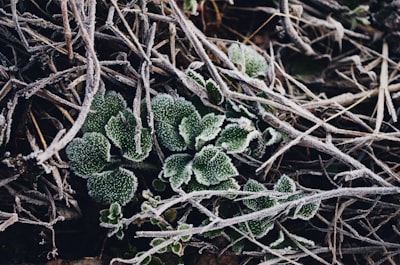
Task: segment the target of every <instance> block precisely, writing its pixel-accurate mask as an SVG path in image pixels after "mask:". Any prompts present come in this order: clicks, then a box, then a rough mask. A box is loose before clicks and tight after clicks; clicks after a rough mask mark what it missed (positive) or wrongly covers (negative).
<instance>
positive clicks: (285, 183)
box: [274, 175, 296, 193]
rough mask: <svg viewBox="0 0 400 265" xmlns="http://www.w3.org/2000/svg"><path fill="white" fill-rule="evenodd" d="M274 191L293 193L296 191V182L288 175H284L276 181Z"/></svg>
mask: <svg viewBox="0 0 400 265" xmlns="http://www.w3.org/2000/svg"><path fill="white" fill-rule="evenodd" d="M274 191H277V192H286V193H293V192H295V191H296V183H295V182H294V181H293V180H292V179H291V178H289V177H288V176H287V175H282V176H281V177H280V178H279V180H278V182H276V183H275V185H274Z"/></svg>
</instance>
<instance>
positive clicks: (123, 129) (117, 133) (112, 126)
mask: <svg viewBox="0 0 400 265" xmlns="http://www.w3.org/2000/svg"><path fill="white" fill-rule="evenodd" d="M136 124H137V123H136V119H135V116H133V113H132V112H131V111H130V110H128V109H126V110H124V111H120V112H119V113H118V114H117V115H116V116H113V117H111V118H110V120H109V121H108V123H107V125H106V126H105V129H106V133H107V136H108V137H109V138H110V139H111V141H112V142H113V143H114V144H115V145H116V146H117V147H119V148H120V149H121V150H122V153H123V156H124V157H125V158H127V159H129V160H132V161H136V162H140V161H143V160H144V159H145V158H146V157H147V156H148V155H149V153H150V151H151V148H152V141H151V135H150V130H149V129H146V128H142V129H141V135H140V149H139V150H140V152H138V151H137V146H136V145H137V144H138V143H136V141H135V138H136V134H137V133H136Z"/></svg>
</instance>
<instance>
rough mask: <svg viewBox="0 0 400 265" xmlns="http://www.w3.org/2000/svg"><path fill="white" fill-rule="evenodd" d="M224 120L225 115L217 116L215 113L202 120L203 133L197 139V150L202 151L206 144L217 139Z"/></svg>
mask: <svg viewBox="0 0 400 265" xmlns="http://www.w3.org/2000/svg"><path fill="white" fill-rule="evenodd" d="M224 120H225V116H224V115H215V114H214V113H209V114H207V115H205V116H204V117H203V118H202V120H201V132H200V133H199V134H198V135H197V136H196V138H195V148H196V150H200V148H201V147H202V146H203V145H204V144H205V143H206V142H208V141H211V140H213V139H214V138H215V137H217V135H218V133H219V132H220V131H221V126H222V124H223V123H224Z"/></svg>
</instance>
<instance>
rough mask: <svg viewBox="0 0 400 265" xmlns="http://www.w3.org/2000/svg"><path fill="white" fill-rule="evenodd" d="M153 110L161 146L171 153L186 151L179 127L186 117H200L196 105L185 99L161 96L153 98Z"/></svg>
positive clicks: (185, 144)
mask: <svg viewBox="0 0 400 265" xmlns="http://www.w3.org/2000/svg"><path fill="white" fill-rule="evenodd" d="M152 109H153V113H154V122H155V129H156V134H157V138H158V140H159V142H160V144H162V145H163V146H164V147H166V148H168V149H169V150H171V151H183V150H186V149H187V143H186V142H185V139H184V138H183V137H182V136H181V134H180V133H179V125H180V124H181V122H182V119H183V118H184V117H189V116H191V115H193V116H199V115H200V114H199V113H198V111H197V110H196V108H195V107H194V105H193V104H192V103H190V102H189V101H187V100H185V99H183V98H178V99H173V98H172V97H171V96H170V95H167V94H160V95H158V96H156V97H154V98H153V100H152Z"/></svg>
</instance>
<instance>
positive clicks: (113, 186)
mask: <svg viewBox="0 0 400 265" xmlns="http://www.w3.org/2000/svg"><path fill="white" fill-rule="evenodd" d="M87 186H88V191H89V195H90V196H91V197H92V198H93V199H94V200H96V201H97V202H99V203H102V204H111V203H114V202H117V203H119V204H120V205H125V204H127V203H128V202H129V201H130V200H131V199H132V197H133V196H134V194H135V192H136V189H137V178H136V176H135V175H134V174H133V172H131V171H129V170H127V169H124V168H118V169H117V170H112V171H104V172H102V173H97V174H94V175H93V176H91V177H90V178H88V182H87Z"/></svg>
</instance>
